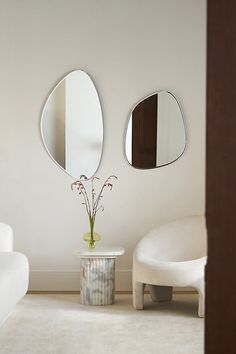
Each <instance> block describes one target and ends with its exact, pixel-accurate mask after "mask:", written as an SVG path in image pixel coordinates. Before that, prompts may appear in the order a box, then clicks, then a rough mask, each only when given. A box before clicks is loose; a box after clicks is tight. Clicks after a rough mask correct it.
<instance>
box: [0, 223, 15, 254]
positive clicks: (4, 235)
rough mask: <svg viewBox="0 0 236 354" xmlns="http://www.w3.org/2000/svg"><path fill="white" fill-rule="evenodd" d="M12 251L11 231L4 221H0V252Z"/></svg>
mask: <svg viewBox="0 0 236 354" xmlns="http://www.w3.org/2000/svg"><path fill="white" fill-rule="evenodd" d="M12 251H13V231H12V228H11V227H10V226H9V225H7V224H4V223H0V252H12Z"/></svg>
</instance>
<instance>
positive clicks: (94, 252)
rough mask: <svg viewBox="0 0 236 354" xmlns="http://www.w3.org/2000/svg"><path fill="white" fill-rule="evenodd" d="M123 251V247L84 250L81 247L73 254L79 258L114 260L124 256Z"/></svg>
mask: <svg viewBox="0 0 236 354" xmlns="http://www.w3.org/2000/svg"><path fill="white" fill-rule="evenodd" d="M124 252H125V249H124V248H123V247H118V246H117V247H99V246H98V247H96V248H92V249H89V248H85V247H81V248H78V249H75V250H73V254H74V255H75V256H78V257H79V258H116V257H117V256H121V255H122V254H124Z"/></svg>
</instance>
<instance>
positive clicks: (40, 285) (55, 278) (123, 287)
mask: <svg viewBox="0 0 236 354" xmlns="http://www.w3.org/2000/svg"><path fill="white" fill-rule="evenodd" d="M79 278H80V277H79V272H78V271H76V270H75V271H73V270H65V271H54V270H46V271H45V270H44V271H42V270H32V271H30V281H29V290H30V291H79V289H80V284H79ZM115 286H116V291H131V290H132V273H131V271H130V270H117V271H116V275H115Z"/></svg>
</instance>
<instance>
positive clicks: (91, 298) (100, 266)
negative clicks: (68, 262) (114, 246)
mask: <svg viewBox="0 0 236 354" xmlns="http://www.w3.org/2000/svg"><path fill="white" fill-rule="evenodd" d="M80 274H81V277H80V301H81V303H82V304H83V305H112V304H114V299H115V258H98V257H96V258H91V257H89V258H81V273H80Z"/></svg>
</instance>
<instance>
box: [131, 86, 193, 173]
mask: <svg viewBox="0 0 236 354" xmlns="http://www.w3.org/2000/svg"><path fill="white" fill-rule="evenodd" d="M185 146H186V133H185V127H184V121H183V117H182V113H181V109H180V106H179V103H178V102H177V100H176V98H175V97H174V96H173V95H172V94H171V93H169V92H167V91H160V92H157V93H155V94H153V95H151V96H148V97H146V98H145V99H143V100H142V101H141V102H139V103H138V104H137V105H136V106H135V107H134V109H133V111H132V112H131V115H130V117H129V121H128V126H127V131H126V142H125V154H126V158H127V160H128V162H129V163H130V165H132V166H133V167H136V168H139V169H150V168H156V167H161V166H165V165H168V164H170V163H172V162H174V161H176V160H177V159H178V158H179V157H180V156H181V155H182V154H183V152H184V150H185Z"/></svg>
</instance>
